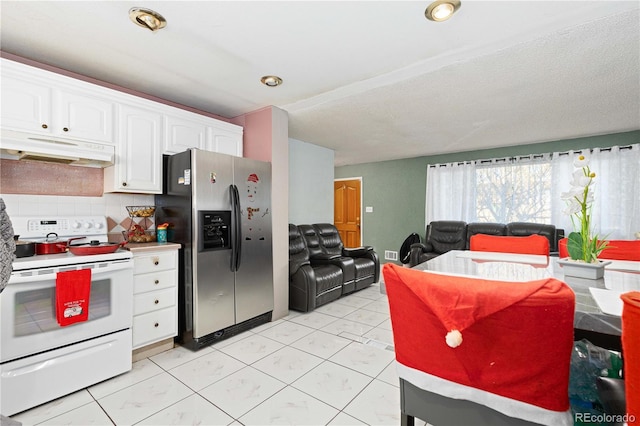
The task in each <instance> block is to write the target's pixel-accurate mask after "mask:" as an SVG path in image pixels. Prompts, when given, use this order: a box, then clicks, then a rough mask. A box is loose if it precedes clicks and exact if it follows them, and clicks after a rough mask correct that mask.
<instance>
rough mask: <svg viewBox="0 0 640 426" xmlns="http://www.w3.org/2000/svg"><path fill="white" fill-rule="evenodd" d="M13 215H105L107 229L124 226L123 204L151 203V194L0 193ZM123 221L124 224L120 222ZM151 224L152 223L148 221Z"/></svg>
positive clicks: (114, 230)
mask: <svg viewBox="0 0 640 426" xmlns="http://www.w3.org/2000/svg"><path fill="white" fill-rule="evenodd" d="M0 197H1V198H2V199H3V200H4V203H5V204H6V206H7V210H6V211H7V214H8V215H9V218H11V217H13V216H83V215H91V216H106V217H107V222H108V226H109V233H114V234H120V233H121V231H124V230H126V226H127V225H128V223H129V220H128V219H129V214H128V213H127V209H126V206H152V205H154V196H153V195H143V194H104V195H103V196H102V197H76V196H59V195H21V194H0ZM123 225H124V226H123ZM151 226H153V224H151Z"/></svg>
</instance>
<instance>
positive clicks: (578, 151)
mask: <svg viewBox="0 0 640 426" xmlns="http://www.w3.org/2000/svg"><path fill="white" fill-rule="evenodd" d="M611 148H612V147H606V148H589V153H592V152H593V151H595V150H596V149H597V150H600V152H610V151H611ZM619 149H620V150H621V151H622V150H625V149H633V145H625V146H621V147H619ZM582 151H583V150H582V149H576V150H574V151H563V152H549V153H545V154H530V155H521V156H514V157H502V158H492V159H482V160H468V161H458V162H456V161H452V162H451V163H440V164H427V167H434V168H435V167H447V164H455V165H457V166H461V165H463V164H472V163H473V162H476V163H480V164H487V163H492V162H506V161H514V160H526V159H532V160H537V159H540V158H544V157H545V156H546V155H549V156H550V157H551V158H553V156H554V155H558V156H562V155H569V154H582Z"/></svg>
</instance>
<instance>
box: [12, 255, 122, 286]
mask: <svg viewBox="0 0 640 426" xmlns="http://www.w3.org/2000/svg"><path fill="white" fill-rule="evenodd" d="M81 269H91V280H99V279H100V276H102V275H103V274H109V273H111V272H115V271H120V270H123V269H131V270H132V272H133V261H132V260H131V259H128V260H123V261H113V262H107V263H104V262H101V263H83V264H80V265H65V266H54V267H51V268H41V269H36V270H33V269H29V270H24V271H13V272H12V273H11V277H10V278H9V282H8V283H7V285H12V284H23V283H35V282H40V281H47V280H55V279H56V275H57V274H58V272H66V271H77V270H81Z"/></svg>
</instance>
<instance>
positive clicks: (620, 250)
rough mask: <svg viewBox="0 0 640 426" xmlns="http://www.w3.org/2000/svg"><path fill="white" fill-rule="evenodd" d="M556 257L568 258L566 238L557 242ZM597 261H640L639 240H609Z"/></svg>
mask: <svg viewBox="0 0 640 426" xmlns="http://www.w3.org/2000/svg"><path fill="white" fill-rule="evenodd" d="M558 256H560V258H563V257H569V251H568V250H567V238H563V239H561V240H560V241H558ZM598 259H610V260H634V261H640V240H609V246H607V248H606V249H604V250H602V252H601V253H600V256H598Z"/></svg>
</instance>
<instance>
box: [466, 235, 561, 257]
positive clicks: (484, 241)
mask: <svg viewBox="0 0 640 426" xmlns="http://www.w3.org/2000/svg"><path fill="white" fill-rule="evenodd" d="M469 249H470V250H474V251H493V252H499V253H521V254H541V255H545V256H549V240H548V239H547V238H546V237H543V236H542V235H529V236H526V237H512V236H502V235H486V234H476V235H474V236H472V237H471V239H470V240H469Z"/></svg>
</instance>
